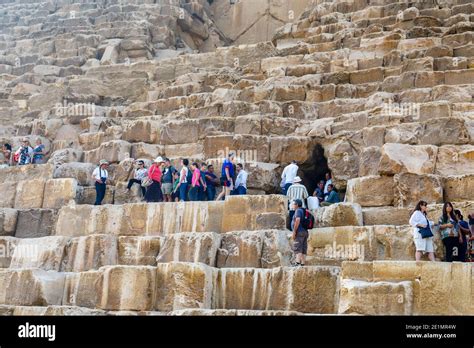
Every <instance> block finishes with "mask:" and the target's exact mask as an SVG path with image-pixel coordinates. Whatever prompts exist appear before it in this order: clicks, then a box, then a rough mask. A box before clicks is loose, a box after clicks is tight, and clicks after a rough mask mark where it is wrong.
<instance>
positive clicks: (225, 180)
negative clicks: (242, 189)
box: [216, 152, 235, 201]
mask: <svg viewBox="0 0 474 348" xmlns="http://www.w3.org/2000/svg"><path fill="white" fill-rule="evenodd" d="M234 157H235V155H234V153H232V152H231V153H229V156H228V158H226V159H225V160H224V162H223V163H222V170H221V184H222V192H221V193H219V196H217V199H216V201H220V200H221V199H225V196H229V195H230V193H231V191H232V190H233V189H234V181H233V177H234V164H233V161H234Z"/></svg>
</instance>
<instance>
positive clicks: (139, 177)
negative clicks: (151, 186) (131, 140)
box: [127, 160, 147, 197]
mask: <svg viewBox="0 0 474 348" xmlns="http://www.w3.org/2000/svg"><path fill="white" fill-rule="evenodd" d="M146 176H147V169H146V168H145V162H143V161H142V160H139V161H137V167H135V169H134V171H133V179H130V180H129V181H128V185H127V191H130V189H131V188H132V186H133V184H138V185H140V188H141V190H142V197H145V193H146V189H145V188H144V187H143V186H142V181H143V179H144V178H145V177H146Z"/></svg>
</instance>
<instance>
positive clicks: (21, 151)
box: [15, 138, 33, 166]
mask: <svg viewBox="0 0 474 348" xmlns="http://www.w3.org/2000/svg"><path fill="white" fill-rule="evenodd" d="M15 157H16V159H17V161H18V165H19V166H22V165H25V164H30V163H31V161H32V158H33V148H32V147H31V146H30V141H29V140H28V138H23V139H22V143H21V146H20V147H19V148H18V150H17V151H16V152H15Z"/></svg>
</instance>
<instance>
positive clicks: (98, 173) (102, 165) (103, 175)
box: [92, 160, 109, 205]
mask: <svg viewBox="0 0 474 348" xmlns="http://www.w3.org/2000/svg"><path fill="white" fill-rule="evenodd" d="M108 165H109V163H108V162H107V161H106V160H100V162H99V166H98V167H97V168H95V169H94V171H93V172H92V178H93V179H94V181H95V192H96V195H95V203H94V205H101V204H102V201H103V200H104V197H105V190H106V189H107V184H106V182H107V179H108V177H109V172H108V171H107V166H108Z"/></svg>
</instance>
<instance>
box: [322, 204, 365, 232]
mask: <svg viewBox="0 0 474 348" xmlns="http://www.w3.org/2000/svg"><path fill="white" fill-rule="evenodd" d="M316 219H317V221H318V225H319V226H321V227H330V226H362V225H363V219H362V209H361V207H360V205H359V204H357V203H336V204H332V205H330V206H327V207H321V208H319V209H318V210H317V213H316Z"/></svg>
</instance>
